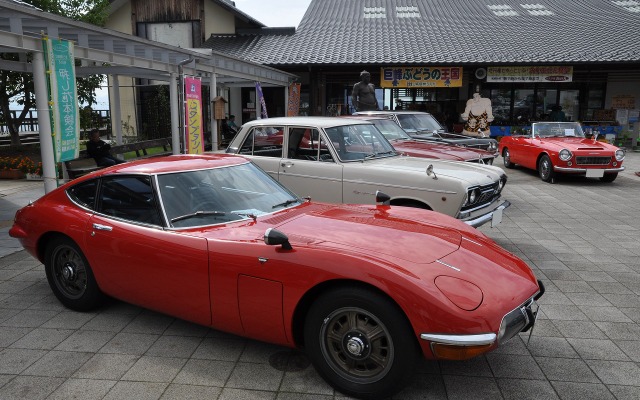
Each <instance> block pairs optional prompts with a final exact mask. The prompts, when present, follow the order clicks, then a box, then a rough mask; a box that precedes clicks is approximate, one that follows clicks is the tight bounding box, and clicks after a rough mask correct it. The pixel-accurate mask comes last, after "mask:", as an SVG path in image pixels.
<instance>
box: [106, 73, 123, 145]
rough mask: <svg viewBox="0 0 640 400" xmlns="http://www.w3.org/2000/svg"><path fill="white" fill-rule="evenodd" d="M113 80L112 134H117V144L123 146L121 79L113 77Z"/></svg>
mask: <svg viewBox="0 0 640 400" xmlns="http://www.w3.org/2000/svg"><path fill="white" fill-rule="evenodd" d="M111 79H112V80H113V86H112V88H113V98H112V99H109V104H110V109H111V134H115V136H116V143H118V144H122V112H121V109H120V78H119V76H118V75H111Z"/></svg>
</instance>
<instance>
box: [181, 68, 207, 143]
mask: <svg viewBox="0 0 640 400" xmlns="http://www.w3.org/2000/svg"><path fill="white" fill-rule="evenodd" d="M184 91H185V93H184V94H185V111H184V116H185V121H184V122H185V132H184V135H185V149H186V153H187V154H202V153H204V137H203V133H202V87H201V82H200V79H198V78H191V77H188V76H185V78H184Z"/></svg>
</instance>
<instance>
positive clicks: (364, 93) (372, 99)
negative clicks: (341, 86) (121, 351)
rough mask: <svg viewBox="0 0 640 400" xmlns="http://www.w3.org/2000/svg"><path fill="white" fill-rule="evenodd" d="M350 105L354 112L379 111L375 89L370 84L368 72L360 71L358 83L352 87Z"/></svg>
mask: <svg viewBox="0 0 640 400" xmlns="http://www.w3.org/2000/svg"><path fill="white" fill-rule="evenodd" d="M351 103H352V104H353V106H354V107H355V109H356V111H375V110H379V109H380V107H379V106H378V99H377V98H376V88H375V86H373V83H371V74H370V73H369V72H367V71H362V72H361V73H360V82H358V83H356V84H355V85H353V91H352V92H351Z"/></svg>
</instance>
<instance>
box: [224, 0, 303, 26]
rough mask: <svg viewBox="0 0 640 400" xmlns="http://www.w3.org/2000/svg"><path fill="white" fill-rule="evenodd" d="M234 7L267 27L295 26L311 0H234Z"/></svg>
mask: <svg viewBox="0 0 640 400" xmlns="http://www.w3.org/2000/svg"><path fill="white" fill-rule="evenodd" d="M234 1H235V3H236V8H237V9H239V10H240V11H242V12H244V13H245V14H248V15H249V16H251V17H252V18H254V19H256V20H258V21H260V22H262V23H263V24H265V25H266V26H268V27H282V26H295V27H297V26H298V25H299V24H300V21H301V20H302V16H303V15H304V13H305V12H306V11H307V7H309V3H311V0H234Z"/></svg>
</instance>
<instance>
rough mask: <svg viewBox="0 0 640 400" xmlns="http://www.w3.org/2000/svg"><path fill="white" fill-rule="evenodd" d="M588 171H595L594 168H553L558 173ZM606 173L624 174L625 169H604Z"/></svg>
mask: <svg viewBox="0 0 640 400" xmlns="http://www.w3.org/2000/svg"><path fill="white" fill-rule="evenodd" d="M588 169H594V168H567V167H558V166H555V165H554V166H553V170H554V171H557V172H566V173H583V174H586V173H587V170H588ZM603 170H604V173H605V174H606V173H611V172H622V171H624V167H620V168H605V169H603Z"/></svg>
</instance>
